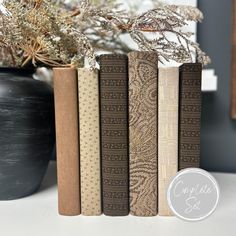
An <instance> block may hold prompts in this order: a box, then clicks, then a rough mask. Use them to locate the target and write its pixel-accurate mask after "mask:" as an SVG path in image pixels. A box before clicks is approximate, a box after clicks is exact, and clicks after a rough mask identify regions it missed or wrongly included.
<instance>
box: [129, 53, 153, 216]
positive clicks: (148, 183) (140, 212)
mask: <svg viewBox="0 0 236 236" xmlns="http://www.w3.org/2000/svg"><path fill="white" fill-rule="evenodd" d="M157 71H158V56H157V54H156V53H155V52H131V53H129V138H130V139H129V140H130V212H131V214H132V215H135V216H155V215H156V214H157V202H158V200H157V196H158V195H157V81H158V78H157V77H158V74H157Z"/></svg>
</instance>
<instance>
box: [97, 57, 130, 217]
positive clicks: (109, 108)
mask: <svg viewBox="0 0 236 236" xmlns="http://www.w3.org/2000/svg"><path fill="white" fill-rule="evenodd" d="M100 99H101V100H100V102H101V110H100V112H101V148H102V150H101V151H102V189H103V212H104V214H105V215H109V216H123V215H128V214H129V185H128V184H129V180H128V58H127V56H125V55H102V56H101V57H100Z"/></svg>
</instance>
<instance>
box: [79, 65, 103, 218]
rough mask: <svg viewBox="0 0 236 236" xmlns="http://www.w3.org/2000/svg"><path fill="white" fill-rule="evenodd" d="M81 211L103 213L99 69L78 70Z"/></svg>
mask: <svg viewBox="0 0 236 236" xmlns="http://www.w3.org/2000/svg"><path fill="white" fill-rule="evenodd" d="M78 91H79V122H80V128H79V131H80V171H81V174H80V179H81V180H80V181H81V213H82V214H83V215H91V216H93V215H100V214H101V213H102V210H101V170H100V165H101V163H100V132H99V82H98V71H97V70H90V69H86V68H79V69H78Z"/></svg>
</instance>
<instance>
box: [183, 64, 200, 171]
mask: <svg viewBox="0 0 236 236" xmlns="http://www.w3.org/2000/svg"><path fill="white" fill-rule="evenodd" d="M201 75H202V65H201V64H199V63H186V64H183V65H182V66H181V67H180V93H179V94H180V95H179V96H180V98H179V99H180V100H179V102H180V113H179V115H180V117H179V121H180V124H179V170H182V169H185V168H191V167H199V164H200V129H201V80H202V79H201V77H202V76H201Z"/></svg>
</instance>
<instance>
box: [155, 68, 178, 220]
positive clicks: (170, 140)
mask: <svg viewBox="0 0 236 236" xmlns="http://www.w3.org/2000/svg"><path fill="white" fill-rule="evenodd" d="M178 109H179V67H170V68H159V75H158V193H159V196H158V206H159V207H158V214H159V215H162V216H170V215H172V212H171V210H170V208H169V206H168V203H167V194H166V193H167V188H168V185H169V183H170V181H171V179H172V178H173V177H174V176H175V174H176V173H177V171H178V119H179V118H178V115H179V111H178Z"/></svg>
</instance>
